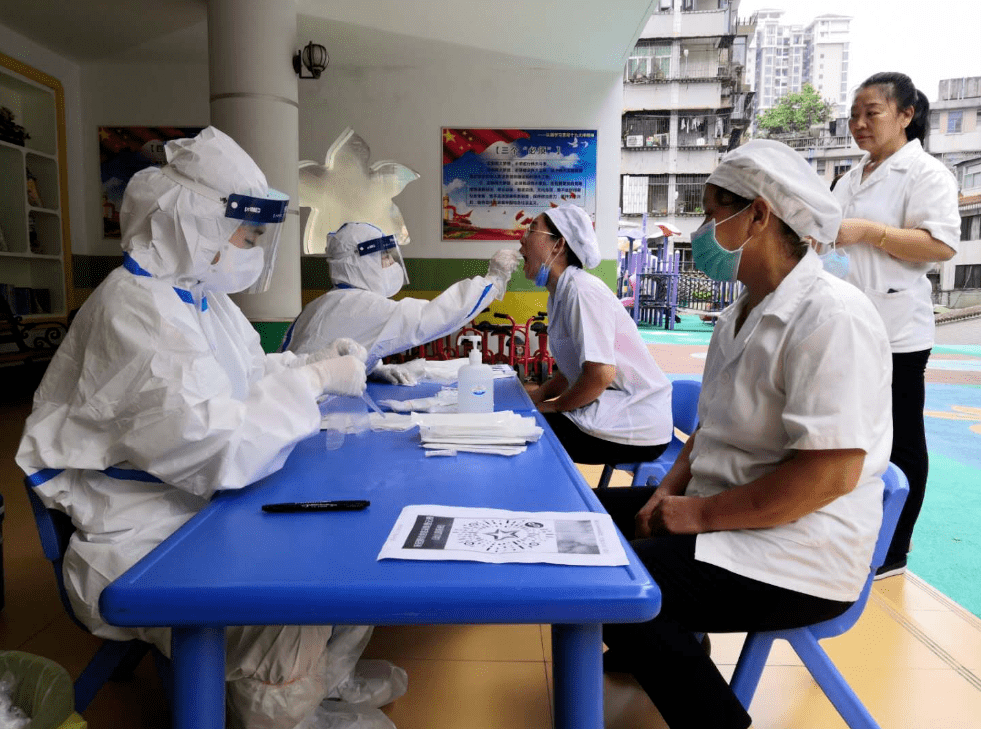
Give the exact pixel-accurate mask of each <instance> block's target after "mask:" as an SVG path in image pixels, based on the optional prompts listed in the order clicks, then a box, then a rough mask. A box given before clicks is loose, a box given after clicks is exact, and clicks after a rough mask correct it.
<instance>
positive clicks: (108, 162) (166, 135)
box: [99, 127, 204, 238]
mask: <svg viewBox="0 0 981 729" xmlns="http://www.w3.org/2000/svg"><path fill="white" fill-rule="evenodd" d="M203 128H204V127H99V167H100V171H101V176H102V235H103V236H104V237H105V238H119V237H120V230H119V208H120V207H121V206H122V204H123V190H125V189H126V184H127V183H128V182H129V180H130V178H131V177H132V176H133V175H135V174H136V173H137V172H139V171H140V170H142V169H144V168H146V167H149V166H151V165H163V164H166V163H167V157H166V154H165V153H164V144H166V143H167V142H168V141H170V140H171V139H181V138H183V137H193V136H195V135H196V134H197V133H198V132H200V131H201V130H202V129H203Z"/></svg>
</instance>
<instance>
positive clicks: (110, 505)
mask: <svg viewBox="0 0 981 729" xmlns="http://www.w3.org/2000/svg"><path fill="white" fill-rule="evenodd" d="M166 153H167V160H168V164H167V165H166V166H164V167H163V168H156V167H151V168H148V169H145V170H142V171H140V172H138V173H137V174H136V175H134V177H133V178H132V180H131V181H130V183H129V186H128V187H127V188H126V192H125V196H124V199H123V205H122V211H121V223H122V232H123V236H122V237H123V240H122V246H123V250H124V251H125V255H124V264H123V266H122V267H120V268H117V269H116V270H114V271H112V272H111V273H110V274H109V276H108V277H107V278H106V280H105V281H103V282H102V283H101V284H100V285H99V287H98V288H97V289H96V290H95V291H94V292H93V293H92V295H91V296H90V297H89V299H88V300H87V301H86V302H85V305H84V306H82V308H81V309H80V310H79V312H78V315H77V317H76V318H75V320H74V322H73V324H72V326H71V328H70V329H69V331H68V335H67V337H66V339H65V341H64V342H63V343H62V345H61V347H59V349H58V352H57V354H56V355H55V357H54V359H53V360H52V361H51V364H50V365H49V367H48V370H47V373H46V375H45V377H44V379H43V380H42V382H41V385H40V387H39V388H38V391H37V392H36V393H35V396H34V409H33V412H32V413H31V415H30V416H29V418H28V420H27V424H26V428H25V432H24V436H23V439H22V441H21V443H20V448H19V450H18V452H17V457H16V460H17V464H18V465H19V466H20V467H21V468H22V469H23V470H24V472H25V473H26V474H27V475H28V478H29V480H30V481H31V483H32V485H33V487H34V489H35V492H36V493H37V494H38V496H39V497H40V498H41V500H42V501H43V502H44V505H45V506H46V507H48V508H57V509H60V510H62V511H64V512H66V513H67V514H68V515H69V516H71V519H72V522H73V523H74V525H75V526H76V527H77V531H76V532H75V534H74V535H73V536H72V539H71V543H70V545H69V547H68V550H67V552H66V554H65V559H64V577H65V587H66V589H67V592H68V595H69V598H70V600H71V604H72V608H73V610H74V612H75V614H76V615H77V616H78V618H79V619H80V620H81V621H82V622H83V623H84V624H85V625H86V626H88V628H89V629H90V630H91V631H92V632H93V633H95V634H96V635H99V636H102V637H105V638H112V639H116V640H126V639H130V638H133V637H134V636H135V637H139V638H141V639H143V640H146V641H150V642H153V643H154V644H156V645H157V647H159V648H160V650H161V651H163V652H164V653H165V654H167V655H169V653H170V631H169V630H167V629H162V628H156V629H123V628H118V627H114V626H111V625H108V624H107V623H106V622H105V621H104V620H103V619H102V616H101V615H100V613H99V609H98V602H99V595H100V594H101V592H102V590H103V588H105V587H106V586H107V585H108V584H109V583H110V582H112V581H113V580H115V579H116V578H117V577H119V576H120V575H122V574H123V573H124V572H125V571H126V570H127V569H129V568H130V567H131V566H132V565H133V564H135V563H136V562H137V561H138V560H139V559H140V558H142V557H143V556H144V555H145V554H147V553H148V552H149V551H150V550H152V549H153V548H154V547H156V546H157V545H158V544H160V542H162V541H163V540H164V539H166V538H167V537H168V536H169V535H170V534H172V533H173V532H174V531H175V530H176V529H177V528H178V527H180V526H181V525H182V524H184V523H185V522H186V521H187V520H188V519H190V518H191V516H193V515H194V514H195V513H196V512H198V511H199V510H201V509H202V508H204V506H205V505H206V504H207V503H208V501H209V499H210V498H211V496H212V495H213V494H214V493H215V491H216V490H217V489H235V488H242V487H244V486H246V485H248V484H250V483H253V482H254V481H257V480H258V479H260V478H262V477H264V476H266V475H268V474H270V473H273V472H274V471H276V470H278V469H279V468H280V467H282V465H283V463H284V461H285V460H286V458H287V456H289V454H290V452H291V451H292V449H293V447H294V446H295V445H296V443H297V442H298V441H300V440H302V439H304V438H306V437H307V436H309V435H311V434H312V433H314V432H316V431H317V430H318V429H319V427H320V417H321V416H320V411H319V408H318V406H317V398H318V397H319V396H320V395H322V394H323V393H325V392H329V393H336V394H342V395H360V394H361V393H362V392H363V391H364V387H365V370H364V363H363V361H362V359H359V358H358V357H356V356H354V355H352V354H348V353H347V352H349V351H350V352H354V353H356V354H360V356H361V357H362V358H363V356H364V354H363V350H360V347H358V345H357V344H356V343H354V342H339V343H335V344H334V345H333V346H331V347H329V348H328V347H326V344H327V343H325V347H324V348H321V351H318V352H317V353H314V354H310V355H304V356H299V357H298V356H296V355H294V354H290V353H287V354H275V355H266V354H265V353H264V352H263V351H262V349H261V347H260V345H259V337H258V334H257V333H256V331H255V329H254V328H253V327H252V325H251V324H250V323H249V322H248V320H247V319H246V318H245V316H244V315H243V314H242V312H241V311H240V310H239V309H238V307H237V306H236V305H235V304H234V303H233V302H232V300H231V299H230V298H229V297H228V295H227V294H228V293H231V292H237V291H243V290H253V291H255V290H261V289H262V288H264V287H265V286H266V285H267V284H268V281H269V277H270V274H271V269H272V265H273V262H274V258H275V253H276V243H277V240H276V239H277V235H278V230H277V228H278V227H279V226H278V222H279V221H282V219H283V217H284V215H285V212H286V203H287V199H286V196H285V195H282V194H281V193H277V192H276V191H275V190H270V189H269V187H268V185H267V184H266V178H265V176H264V175H263V173H262V171H261V170H260V169H259V168H258V166H256V164H255V162H253V160H252V159H251V158H250V157H249V155H248V154H246V153H245V152H244V151H243V150H242V149H241V148H240V147H239V146H238V145H237V144H236V143H235V142H234V141H233V140H232V139H231V138H229V137H228V136H226V135H225V134H223V133H222V132H220V131H218V130H216V129H214V128H211V127H209V128H207V129H205V130H204V131H202V132H201V133H200V134H199V135H198V136H197V137H195V138H193V139H180V140H176V141H171V142H168V143H167V146H166ZM250 287H251V288H250ZM330 638H331V627H330V626H259V627H248V626H246V627H232V628H229V629H228V631H227V664H226V665H227V671H226V678H227V681H228V692H227V695H228V725H229V726H230V727H248V728H249V729H258V728H259V727H263V728H266V727H268V728H270V729H271V728H273V727H275V728H279V727H282V729H292V727H295V726H296V725H297V724H299V723H300V722H301V721H304V720H305V719H306V718H307V717H308V716H310V715H311V714H312V713H313V712H314V710H315V709H316V707H317V705H318V704H319V703H320V702H321V700H322V699H324V698H325V696H327V694H328V692H330V691H331V690H332V689H333V688H334V687H332V686H330V685H329V679H328V673H329V671H328V663H329V660H330V658H331V650H330V648H329V645H328V641H329V640H330Z"/></svg>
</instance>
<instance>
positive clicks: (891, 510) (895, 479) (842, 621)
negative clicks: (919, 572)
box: [810, 463, 909, 639]
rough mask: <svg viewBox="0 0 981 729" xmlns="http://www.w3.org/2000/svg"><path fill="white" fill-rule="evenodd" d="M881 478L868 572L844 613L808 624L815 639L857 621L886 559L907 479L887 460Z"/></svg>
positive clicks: (904, 500)
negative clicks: (879, 510)
mask: <svg viewBox="0 0 981 729" xmlns="http://www.w3.org/2000/svg"><path fill="white" fill-rule="evenodd" d="M882 482H883V491H882V525H881V526H880V527H879V537H878V539H876V542H875V551H873V553H872V563H871V565H870V567H869V576H868V578H866V580H865V587H863V588H862V594H861V595H860V596H859V598H858V600H856V601H855V603H854V604H853V605H852V606H851V607H850V608H848V609H847V610H846V611H845V612H844V613H842V614H841V615H839V616H838V617H837V618H832V619H831V620H826V621H824V622H823V623H818V624H817V625H814V626H812V627H811V629H810V630H811V632H812V633H813V634H814V635H815V637H817V638H819V639H820V638H830V637H832V636H835V635H841V634H842V633H844V632H845V631H846V630H850V629H851V627H852V626H853V625H855V623H856V622H858V619H859V618H860V617H861V616H862V611H864V610H865V603H866V602H867V601H868V599H869V592H871V590H872V581H873V579H874V578H875V571H876V570H877V569H879V567H881V566H882V563H883V562H885V560H886V551H887V550H888V549H889V543H890V542H891V541H892V535H893V532H895V531H896V524H897V523H898V522H899V515H900V513H902V511H903V504H905V503H906V497H907V495H908V494H909V483H908V482H907V480H906V475H905V474H904V473H903V472H902V471H901V470H900V469H899V467H898V466H896V464H894V463H890V464H889V466H888V468H886V472H885V473H884V474H883V475H882Z"/></svg>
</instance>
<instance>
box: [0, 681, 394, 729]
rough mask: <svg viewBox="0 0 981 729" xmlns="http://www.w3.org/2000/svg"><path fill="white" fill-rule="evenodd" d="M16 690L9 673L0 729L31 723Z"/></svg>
mask: <svg viewBox="0 0 981 729" xmlns="http://www.w3.org/2000/svg"><path fill="white" fill-rule="evenodd" d="M16 689H17V678H16V677H15V676H14V674H13V673H12V672H11V671H7V672H6V673H4V674H3V677H2V678H0V729H26V727H27V726H29V725H30V723H31V718H30V717H29V716H28V715H27V714H25V713H24V711H23V710H22V709H21V708H20V707H18V706H14V702H13V695H14V692H15V691H16ZM402 693H405V692H404V691H403V692H402Z"/></svg>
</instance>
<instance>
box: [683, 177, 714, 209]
mask: <svg viewBox="0 0 981 729" xmlns="http://www.w3.org/2000/svg"><path fill="white" fill-rule="evenodd" d="M706 180H708V175H678V176H677V178H676V183H677V185H676V187H677V192H678V197H677V198H676V200H675V213H676V214H678V215H702V192H703V191H704V188H705V182H706Z"/></svg>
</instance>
